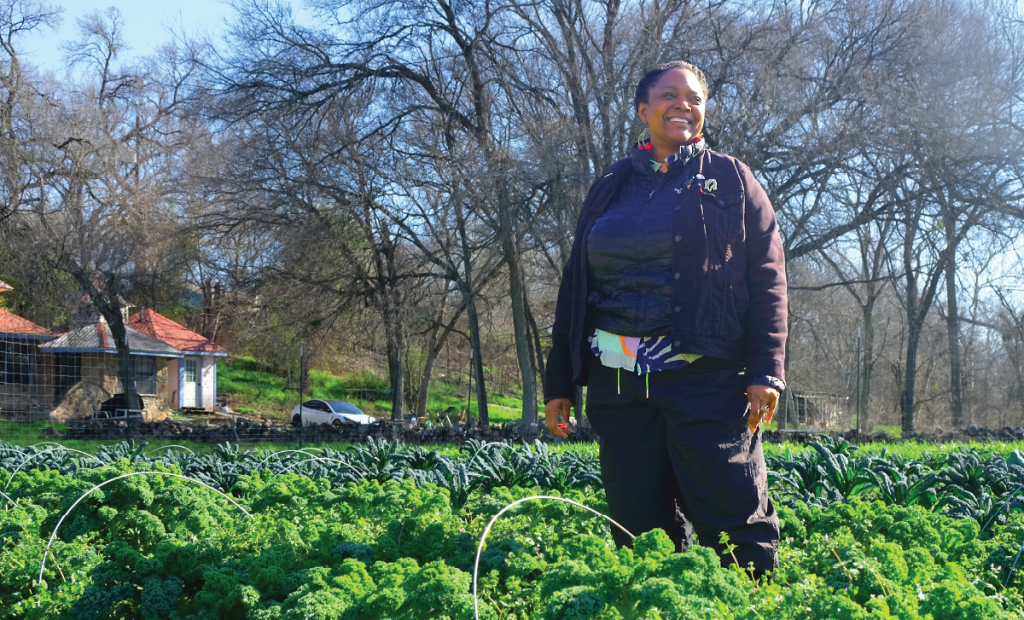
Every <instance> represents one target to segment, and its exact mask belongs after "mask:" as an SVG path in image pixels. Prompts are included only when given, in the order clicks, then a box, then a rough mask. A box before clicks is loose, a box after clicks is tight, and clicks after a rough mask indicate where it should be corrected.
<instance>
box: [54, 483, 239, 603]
mask: <svg viewBox="0 0 1024 620" xmlns="http://www.w3.org/2000/svg"><path fill="white" fill-rule="evenodd" d="M147 474H154V475H157V476H170V477H172V478H181V479H182V480H188V481H190V482H195V483H196V484H198V485H201V486H204V487H206V488H207V489H210V490H211V491H213V492H214V493H216V494H217V495H220V496H221V497H223V498H224V499H226V500H228V501H229V502H231V503H232V504H234V505H235V508H238V509H239V510H241V511H242V514H244V515H245V516H247V517H249V518H250V519H252V518H253V517H252V515H251V514H249V511H247V510H246V509H245V508H242V505H241V504H239V503H238V502H236V501H235V500H233V499H232V498H231V497H230V496H228V495H225V494H224V493H221V492H220V491H218V490H217V489H215V488H213V487H211V486H210V485H208V484H206V483H205V482H200V481H199V480H196V479H195V478H189V477H188V476H182V475H181V474H172V473H170V472H166V471H136V472H132V473H130V474H121V475H120V476H115V477H113V478H111V479H110V480H104V481H103V482H101V483H99V484H97V485H96V486H94V487H93V488H91V489H89V490H88V491H86V492H85V493H83V494H82V495H81V497H79V498H78V499H76V500H75V503H74V504H71V508H68V509H67V511H66V512H65V513H64V514H63V515H61V517H60V520H58V521H57V526H56V527H55V528H53V533H52V534H50V540H49V541H47V543H46V549H45V550H44V551H43V561H42V562H40V564H39V579H38V580H37V581H36V583H37V584H40V583H42V582H43V570H45V569H46V556H47V554H49V553H50V545H52V544H53V539H54V538H56V537H57V530H59V529H60V525H61V523H64V519H66V518H67V516H68V515H69V514H71V511H72V510H74V509H75V506H77V505H78V503H79V502H80V501H82V500H83V499H85V498H86V497H88V496H89V495H91V494H92V492H93V491H95V490H96V489H99V488H102V487H104V486H106V485H108V484H110V483H111V482H117V481H118V480H121V479H122V478H128V477H130V476H145V475H147Z"/></svg>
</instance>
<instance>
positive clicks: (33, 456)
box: [4, 444, 106, 493]
mask: <svg viewBox="0 0 1024 620" xmlns="http://www.w3.org/2000/svg"><path fill="white" fill-rule="evenodd" d="M57 445H58V446H60V444H57ZM61 450H66V451H68V452H78V453H80V454H84V455H85V456H87V457H89V458H91V459H92V460H94V461H96V462H97V463H99V464H100V467H103V466H104V465H106V463H104V462H103V461H101V460H99V459H98V458H96V457H95V456H93V455H91V454H89V453H88V452H82V451H81V450H75V449H74V448H66V447H64V446H60V447H59V448H47V449H46V450H42V451H40V452H36V453H35V454H27V453H25V452H23V453H22V454H26V455H27V456H28V458H27V459H25V460H24V461H22V462H21V465H18V466H17V467H15V468H14V471H13V472H11V477H10V478H8V479H7V484H5V485H4V493H6V492H7V487H9V486H11V483H12V482H14V474H16V473H18V472H19V471H21V468H22V467H24V466H26V465H28V464H29V463H31V462H32V459H34V458H36V457H37V456H40V455H43V454H47V453H50V452H60V451H61Z"/></svg>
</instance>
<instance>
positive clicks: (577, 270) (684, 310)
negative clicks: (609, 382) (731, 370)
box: [544, 150, 787, 402]
mask: <svg viewBox="0 0 1024 620" xmlns="http://www.w3.org/2000/svg"><path fill="white" fill-rule="evenodd" d="M631 174H632V161H631V159H630V158H626V159H623V160H621V161H619V162H617V163H616V164H615V165H614V166H612V167H611V169H610V170H609V171H608V172H607V173H606V174H605V175H604V176H602V177H601V178H600V179H598V180H597V181H596V182H595V183H594V185H593V186H591V188H590V192H589V193H588V194H587V198H586V200H585V201H584V203H583V209H582V211H581V212H580V219H579V222H578V224H577V225H576V235H575V238H574V240H573V247H572V253H571V254H570V256H569V263H568V264H567V265H566V267H565V270H564V271H563V273H562V284H561V286H560V288H559V290H558V305H557V307H556V309H555V323H554V326H553V327H552V331H551V338H552V347H551V352H550V353H549V354H548V364H547V368H546V380H545V385H544V401H545V402H547V401H549V400H551V399H554V398H568V399H569V400H571V401H574V402H575V400H576V386H577V385H586V384H587V370H588V365H589V364H590V362H591V358H592V357H593V356H592V355H591V354H590V352H589V346H588V343H587V340H586V339H587V336H589V335H590V333H591V331H592V330H593V322H592V309H590V308H588V306H587V284H588V283H587V237H588V235H589V233H590V229H591V227H592V226H593V225H594V222H595V221H597V218H599V217H600V216H601V214H602V213H604V210H605V209H606V208H607V207H608V206H609V205H611V204H613V203H614V201H615V200H616V199H617V197H618V195H619V192H620V190H621V189H622V188H623V186H624V185H625V183H626V182H627V181H628V179H629V175H631ZM698 175H702V176H703V178H704V179H705V180H704V181H691V182H690V183H689V186H688V187H686V186H685V181H687V180H690V179H692V178H698V179H699V178H700V177H699V176H698ZM678 179H679V180H678V181H677V183H678V184H679V185H680V187H679V188H677V189H679V190H680V191H679V192H673V193H672V194H671V195H672V196H674V197H675V201H676V202H675V205H674V206H673V207H672V210H673V218H672V235H673V240H674V241H675V243H674V245H673V252H672V268H673V274H672V275H673V285H672V300H671V301H672V307H673V313H672V321H671V322H672V339H673V343H672V344H673V347H674V348H675V349H678V350H679V352H681V353H692V354H699V355H706V356H709V357H717V358H722V359H728V360H733V361H737V362H741V363H743V364H744V365H745V367H746V374H747V376H748V377H759V376H762V375H769V376H772V377H778V378H779V379H783V380H785V370H784V368H783V365H784V360H785V347H786V303H787V299H786V266H785V259H784V257H783V251H782V240H781V238H780V237H779V231H778V225H777V223H776V221H775V211H774V210H773V209H772V206H771V203H770V202H769V201H768V196H767V194H765V191H764V188H762V187H761V184H760V183H758V181H757V179H755V178H754V175H753V173H751V171H750V169H749V168H748V167H747V166H746V165H744V164H743V163H742V162H740V161H739V160H737V159H735V158H733V157H729V156H728V155H723V154H721V153H716V152H714V151H710V150H705V151H704V152H703V153H702V154H701V155H699V156H697V157H694V158H693V159H692V160H691V161H690V162H688V163H687V164H686V169H685V171H684V173H683V174H682V175H680V176H679V177H678ZM712 180H713V181H714V183H712V185H714V184H717V188H714V189H710V190H709V189H708V188H706V184H707V183H708V182H710V181H712ZM624 206H625V205H624ZM627 208H628V207H627Z"/></svg>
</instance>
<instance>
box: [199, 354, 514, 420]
mask: <svg viewBox="0 0 1024 620" xmlns="http://www.w3.org/2000/svg"><path fill="white" fill-rule="evenodd" d="M462 379H463V380H462V381H461V382H458V381H453V382H449V380H448V379H447V378H439V379H437V380H435V381H434V382H433V383H431V386H430V400H429V401H428V404H427V412H428V413H440V412H443V411H446V410H447V409H448V408H449V407H454V408H455V411H456V412H459V411H462V410H463V409H465V408H466V400H467V397H466V387H467V386H466V381H465V379H464V378H462ZM309 381H310V385H308V386H305V387H304V389H303V395H302V397H303V398H325V399H331V400H343V401H346V402H350V403H352V404H353V405H355V406H357V407H359V408H360V409H362V410H363V411H364V412H366V413H369V414H370V415H376V416H388V415H391V386H390V384H389V383H388V381H387V380H385V379H383V378H381V377H379V376H377V375H375V374H374V373H372V372H369V371H365V370H363V371H358V372H353V373H349V374H346V375H344V376H340V377H339V376H335V375H332V374H330V373H328V372H325V371H321V370H311V371H310V372H309ZM297 388H298V386H297V385H296V384H295V380H294V379H292V380H290V381H289V379H288V378H287V377H282V376H280V375H277V374H274V373H273V372H271V371H270V370H269V369H268V368H267V367H266V366H264V365H263V364H260V363H259V362H258V361H256V360H255V359H253V358H251V357H236V358H231V359H230V360H227V361H225V360H219V361H218V362H217V392H218V394H219V395H220V396H222V397H227V400H228V406H229V407H231V409H232V410H233V411H236V412H238V413H241V414H243V415H257V416H261V417H265V418H269V419H278V420H286V419H287V415H288V413H289V412H290V411H291V409H292V407H294V406H295V405H296V404H298V402H299V392H298V389H297ZM475 391H476V390H475V389H474V392H475ZM473 396H474V397H473V403H472V405H471V407H470V410H469V415H470V416H476V415H478V409H477V403H476V394H475V393H474V395H473ZM413 405H414V404H413V403H410V402H406V405H405V411H406V413H409V411H410V410H411V409H412V407H413ZM488 411H489V414H490V419H491V421H492V422H511V421H514V420H518V419H520V417H521V415H522V414H521V411H522V400H521V399H518V398H515V397H514V396H509V395H505V394H496V393H488Z"/></svg>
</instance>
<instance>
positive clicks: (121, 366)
mask: <svg viewBox="0 0 1024 620" xmlns="http://www.w3.org/2000/svg"><path fill="white" fill-rule="evenodd" d="M90 297H91V298H92V300H93V305H95V306H96V309H97V310H99V311H100V314H102V315H103V318H104V320H106V322H107V325H108V326H109V327H110V334H111V335H112V336H113V337H114V346H116V347H117V376H118V378H119V379H120V380H121V389H122V390H124V400H125V406H126V407H127V408H128V409H142V399H141V398H140V397H139V392H138V390H137V389H136V388H135V365H134V364H132V351H131V348H130V347H129V346H128V330H127V329H126V328H125V325H124V317H123V316H122V315H121V304H120V300H119V299H118V295H117V294H116V293H115V294H114V295H109V294H106V293H100V294H98V295H90Z"/></svg>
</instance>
